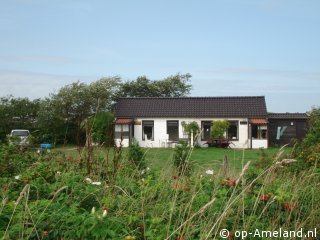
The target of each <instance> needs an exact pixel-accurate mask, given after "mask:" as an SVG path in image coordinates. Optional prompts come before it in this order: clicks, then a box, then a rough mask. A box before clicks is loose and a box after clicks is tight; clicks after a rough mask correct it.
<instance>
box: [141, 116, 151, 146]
mask: <svg viewBox="0 0 320 240" xmlns="http://www.w3.org/2000/svg"><path fill="white" fill-rule="evenodd" d="M144 127H152V138H151V139H145V133H144ZM146 140H147V141H148V140H149V141H154V120H143V121H142V141H146Z"/></svg>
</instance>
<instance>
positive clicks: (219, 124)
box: [211, 120, 230, 139]
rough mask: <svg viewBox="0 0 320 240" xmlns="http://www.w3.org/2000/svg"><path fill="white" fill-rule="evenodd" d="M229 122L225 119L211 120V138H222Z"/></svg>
mask: <svg viewBox="0 0 320 240" xmlns="http://www.w3.org/2000/svg"><path fill="white" fill-rule="evenodd" d="M229 126H230V123H229V122H228V121H227V120H218V121H213V122H212V130H211V136H212V138H217V139H222V138H224V134H225V132H226V130H227V129H228V128H229Z"/></svg>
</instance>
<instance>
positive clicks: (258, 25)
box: [0, 0, 320, 112]
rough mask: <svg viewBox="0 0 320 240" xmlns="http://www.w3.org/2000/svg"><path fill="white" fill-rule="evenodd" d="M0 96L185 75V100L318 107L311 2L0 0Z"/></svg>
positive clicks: (319, 31) (319, 62)
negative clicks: (259, 100)
mask: <svg viewBox="0 0 320 240" xmlns="http://www.w3.org/2000/svg"><path fill="white" fill-rule="evenodd" d="M0 2H1V8H0V33H1V37H0V96H7V95H9V94H12V95H13V96H14V97H28V98H30V99H35V98H43V97H47V96H49V94H50V93H57V92H58V91H59V89H60V88H61V87H62V86H64V85H66V84H70V83H72V82H75V81H78V80H79V81H81V82H85V83H90V82H93V81H96V80H98V79H100V78H101V77H110V76H120V77H121V78H122V79H123V80H124V81H129V80H134V79H136V78H137V77H138V76H142V75H145V76H147V77H148V78H149V79H152V80H159V79H164V78H166V77H168V76H170V75H174V74H177V73H181V74H184V73H190V74H191V75H192V78H191V84H192V85H193V89H192V92H191V96H265V97H266V103H267V108H268V111H269V112H306V111H309V110H310V109H311V108H312V107H314V106H319V105H320V27H319V26H320V14H319V12H320V1H319V0H308V1H304V0H299V1H298V0H241V1H239V0H197V1H196V0H158V1H155V0H135V1H130V0H127V1H125V0H113V1H111V0H110V1H109V0H90V1H88V0H55V1H52V0H10V1H8V0H7V1H6V0H0Z"/></svg>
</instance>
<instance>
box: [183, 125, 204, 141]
mask: <svg viewBox="0 0 320 240" xmlns="http://www.w3.org/2000/svg"><path fill="white" fill-rule="evenodd" d="M181 124H182V127H183V129H184V132H186V133H187V134H188V136H189V138H191V132H192V133H193V140H195V138H196V137H197V134H198V133H199V131H200V127H199V125H198V123H197V122H196V121H193V122H189V123H185V122H184V121H183V122H182V123H181Z"/></svg>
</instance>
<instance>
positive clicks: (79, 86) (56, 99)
mask: <svg viewBox="0 0 320 240" xmlns="http://www.w3.org/2000/svg"><path fill="white" fill-rule="evenodd" d="M119 84H120V78H119V77H111V78H102V79H100V80H98V81H95V82H93V83H91V84H89V85H87V84H85V83H81V82H79V81H78V82H74V83H72V84H70V85H66V86H64V87H62V88H61V89H60V90H59V92H58V93H57V94H52V95H51V101H52V103H51V105H52V108H53V109H52V111H53V112H54V115H58V116H59V117H60V118H61V119H63V120H64V121H65V122H66V124H67V125H68V126H70V127H71V128H69V131H71V132H73V133H74V134H75V136H76V143H77V144H81V143H84V139H85V137H84V133H82V131H81V123H82V122H83V121H84V120H85V119H87V118H88V117H90V116H92V115H94V114H95V113H98V112H101V111H108V110H110V109H111V106H112V103H113V98H114V93H115V92H117V91H118V87H119Z"/></svg>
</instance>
